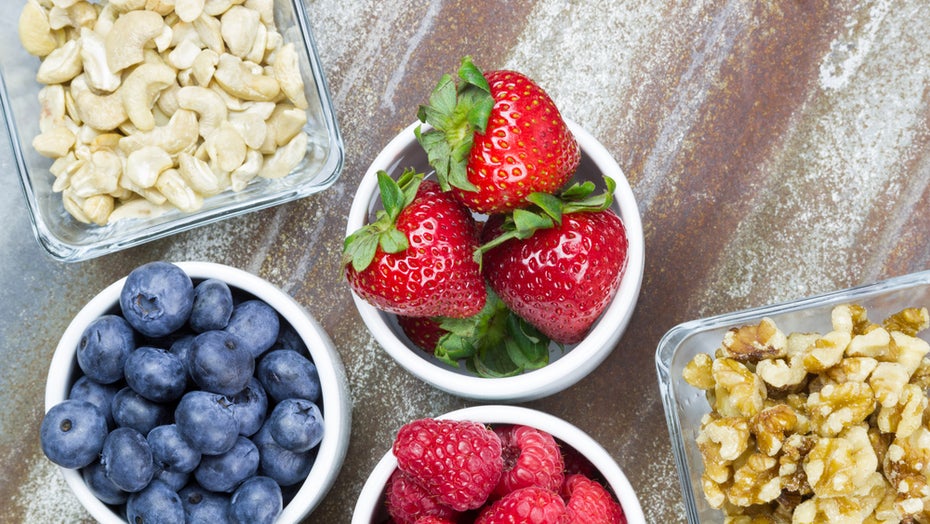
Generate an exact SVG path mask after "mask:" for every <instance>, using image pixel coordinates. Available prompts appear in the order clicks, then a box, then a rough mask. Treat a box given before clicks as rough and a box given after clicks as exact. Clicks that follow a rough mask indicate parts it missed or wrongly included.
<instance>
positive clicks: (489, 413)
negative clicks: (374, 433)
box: [352, 404, 646, 524]
mask: <svg viewBox="0 0 930 524" xmlns="http://www.w3.org/2000/svg"><path fill="white" fill-rule="evenodd" d="M437 418H441V419H451V420H471V421H474V422H481V423H484V424H492V425H493V424H515V425H524V426H532V427H534V428H536V429H539V430H542V431H545V432H548V433H549V434H550V435H552V436H553V437H555V438H556V439H557V440H561V441H562V442H563V443H565V444H566V445H568V446H571V447H572V448H574V449H575V450H576V451H578V452H579V453H581V454H582V455H583V456H584V457H585V458H587V459H588V461H590V462H591V464H593V465H594V466H595V467H596V468H597V470H598V472H599V473H600V474H601V475H602V476H603V478H604V480H606V481H607V484H608V485H609V487H610V490H611V491H613V493H614V495H616V497H617V500H618V501H619V502H620V506H621V507H622V508H623V514H624V515H625V516H626V520H627V522H628V523H629V524H644V523H645V522H646V518H645V516H644V515H643V509H642V506H640V504H639V498H637V496H636V492H635V491H634V490H633V486H632V485H630V482H629V480H627V478H626V475H624V474H623V470H621V469H620V466H619V465H617V462H616V461H614V459H613V458H612V457H611V456H610V454H609V453H607V450H605V449H604V448H603V447H602V446H601V445H600V444H598V443H597V441H595V440H594V439H593V438H591V437H590V436H589V435H588V434H587V433H585V432H584V431H582V430H581V429H579V428H578V427H577V426H574V425H572V424H570V423H568V422H566V421H565V420H562V419H560V418H558V417H556V416H554V415H550V414H548V413H544V412H542V411H537V410H535V409H530V408H525V407H520V406H509V405H493V404H490V405H483V406H474V407H470V408H464V409H459V410H456V411H451V412H449V413H446V414H444V415H441V416H439V417H437ZM396 468H397V458H396V457H394V454H393V453H392V452H391V451H388V452H387V453H386V454H385V455H384V457H382V458H381V460H380V461H379V462H378V464H377V465H375V468H374V469H373V470H372V472H371V474H370V475H369V476H368V480H366V481H365V485H364V486H362V491H361V493H359V496H358V502H356V504H355V510H354V511H353V513H352V524H372V523H378V522H384V521H385V520H386V518H387V510H386V509H385V502H384V489H385V486H386V485H387V481H388V479H389V478H390V477H391V474H392V473H393V472H394V469H396Z"/></svg>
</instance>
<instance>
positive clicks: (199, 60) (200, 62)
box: [191, 49, 220, 87]
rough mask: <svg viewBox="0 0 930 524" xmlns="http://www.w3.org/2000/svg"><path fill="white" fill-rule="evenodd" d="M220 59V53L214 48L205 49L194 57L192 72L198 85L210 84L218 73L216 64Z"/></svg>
mask: <svg viewBox="0 0 930 524" xmlns="http://www.w3.org/2000/svg"><path fill="white" fill-rule="evenodd" d="M219 61H220V55H218V54H217V53H216V52H215V51H213V50H212V49H204V50H203V51H201V52H200V54H198V55H197V57H196V58H194V63H193V64H191V74H192V75H193V77H194V80H195V81H196V82H197V85H199V86H204V87H206V86H208V85H210V82H211V81H212V80H213V75H214V74H215V73H216V64H218V63H219Z"/></svg>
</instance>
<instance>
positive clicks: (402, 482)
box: [386, 469, 456, 524]
mask: <svg viewBox="0 0 930 524" xmlns="http://www.w3.org/2000/svg"><path fill="white" fill-rule="evenodd" d="M386 498H387V510H388V514H389V515H390V516H391V517H392V518H393V519H394V521H395V522H396V523H397V524H414V523H417V522H420V521H421V520H422V518H423V517H427V516H429V517H437V518H445V519H449V521H451V519H452V518H453V517H455V516H456V512H455V511H454V510H453V509H452V508H450V507H448V506H443V505H442V504H440V503H438V502H436V500H434V499H433V497H430V495H429V493H427V492H426V490H425V489H423V488H422V487H421V486H420V485H419V484H417V483H416V482H414V481H413V479H411V478H410V477H409V476H408V475H407V474H406V473H404V472H403V471H401V470H399V469H395V470H394V473H392V474H391V478H390V479H388V484H387V497H386Z"/></svg>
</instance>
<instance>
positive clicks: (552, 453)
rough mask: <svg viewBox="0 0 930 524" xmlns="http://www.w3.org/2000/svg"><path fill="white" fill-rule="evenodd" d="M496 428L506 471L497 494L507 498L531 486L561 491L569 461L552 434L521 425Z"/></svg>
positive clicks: (498, 486)
mask: <svg viewBox="0 0 930 524" xmlns="http://www.w3.org/2000/svg"><path fill="white" fill-rule="evenodd" d="M494 431H495V432H496V433H497V435H498V436H499V437H500V439H501V445H502V446H503V454H504V474H503V475H501V480H500V482H498V484H497V487H496V488H495V489H494V495H496V496H498V497H503V496H504V495H506V494H508V493H510V492H511V491H514V490H517V489H520V488H526V487H530V486H538V487H540V488H546V489H550V490H553V491H558V490H559V488H560V487H561V486H562V480H563V478H564V476H563V473H562V472H563V470H564V467H565V464H564V462H563V459H562V453H561V451H560V450H559V445H558V444H557V443H556V441H555V439H554V438H553V437H552V435H550V434H549V433H546V432H545V431H540V430H538V429H536V428H531V427H529V426H519V425H517V426H498V427H496V428H495V430H494Z"/></svg>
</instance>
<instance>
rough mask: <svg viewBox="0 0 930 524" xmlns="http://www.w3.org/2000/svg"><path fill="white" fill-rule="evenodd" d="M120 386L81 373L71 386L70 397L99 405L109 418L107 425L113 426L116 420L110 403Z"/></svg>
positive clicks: (104, 414)
mask: <svg viewBox="0 0 930 524" xmlns="http://www.w3.org/2000/svg"><path fill="white" fill-rule="evenodd" d="M119 389H120V388H119V387H118V386H116V385H114V384H100V383H99V382H94V381H93V380H91V379H90V378H89V377H88V376H87V375H81V377H80V378H78V379H77V380H76V381H74V384H73V385H72V386H71V391H69V392H68V398H69V399H72V400H86V401H87V402H90V403H91V404H93V405H95V406H97V408H98V409H99V410H100V412H101V413H103V416H104V417H105V418H106V419H107V426H108V427H113V425H114V424H116V422H114V420H113V412H112V411H110V404H111V403H112V402H113V397H114V396H115V395H116V392H117V391H119Z"/></svg>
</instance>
